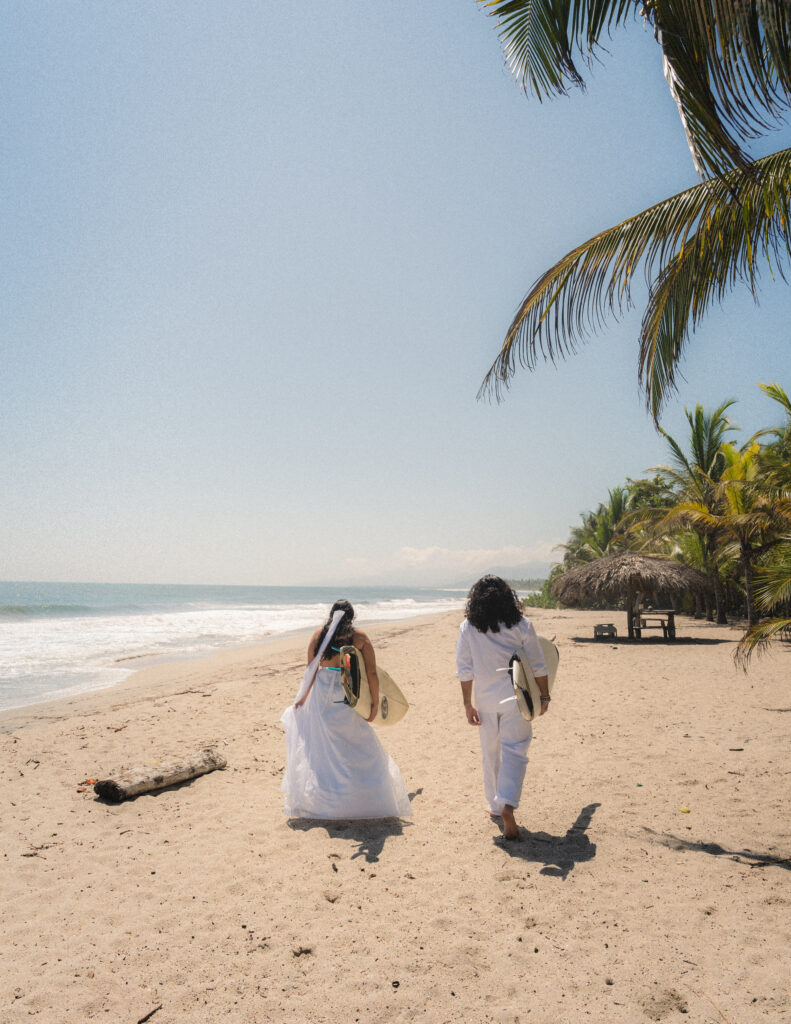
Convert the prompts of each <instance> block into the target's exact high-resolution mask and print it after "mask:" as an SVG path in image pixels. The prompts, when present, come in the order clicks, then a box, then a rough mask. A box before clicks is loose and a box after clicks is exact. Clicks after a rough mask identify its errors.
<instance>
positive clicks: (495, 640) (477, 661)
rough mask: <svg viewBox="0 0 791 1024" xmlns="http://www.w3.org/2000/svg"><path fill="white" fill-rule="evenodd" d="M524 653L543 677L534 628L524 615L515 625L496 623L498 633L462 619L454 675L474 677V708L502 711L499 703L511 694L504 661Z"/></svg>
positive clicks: (541, 660) (544, 664)
mask: <svg viewBox="0 0 791 1024" xmlns="http://www.w3.org/2000/svg"><path fill="white" fill-rule="evenodd" d="M515 651H517V652H519V653H524V654H525V655H526V656H527V660H528V662H529V664H530V667H531V669H532V670H533V674H534V675H535V676H545V675H546V674H547V666H546V662H545V661H544V654H543V651H542V650H541V644H540V643H539V642H538V637H537V635H536V631H535V627H534V626H533V623H532V622H530V620H529V619H526V618H525V617H524V616H522V618H521V619H520V621H519V622H517V624H516V625H515V626H510V627H509V626H505V625H504V624H503V623H500V631H499V633H493V632H491V631H489V632H486V633H481V632H480V630H478V629H476V628H475V626H473V625H472V623H471V622H470V621H469V619H465V620H464V622H462V624H461V626H459V639H458V640H457V642H456V674H457V675H458V677H459V679H460V680H466V679H472V680H474V691H475V697H474V699H475V706H476V708H477V709H478V711H503V710H504V708H505V707H507V705H503V706H501V704H500V702H501V701H503V700H506V699H507V698H509V697H513V695H514V690H513V686H512V685H511V679H510V676H509V674H508V664H509V662H510V660H511V655H512V654H513V653H514V652H515Z"/></svg>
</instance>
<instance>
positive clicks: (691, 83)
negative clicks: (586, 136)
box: [479, 0, 791, 177]
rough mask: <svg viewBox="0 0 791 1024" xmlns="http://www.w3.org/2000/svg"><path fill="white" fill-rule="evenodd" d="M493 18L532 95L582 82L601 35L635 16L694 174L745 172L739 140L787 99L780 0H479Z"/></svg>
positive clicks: (786, 26) (786, 45)
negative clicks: (657, 54)
mask: <svg viewBox="0 0 791 1024" xmlns="http://www.w3.org/2000/svg"><path fill="white" fill-rule="evenodd" d="M479 3H481V4H482V5H483V6H484V7H485V8H487V9H488V11H489V14H490V15H491V16H492V17H494V18H495V19H496V20H497V23H498V28H499V31H500V37H501V40H502V44H503V48H504V51H505V54H506V60H507V63H508V65H509V67H510V69H511V71H512V73H513V74H514V76H515V78H516V80H517V82H518V83H519V85H520V86H521V87H522V88H523V89H524V90H525V91H526V92H528V91H530V92H533V93H535V95H536V96H537V97H538V98H539V99H543V98H544V97H546V96H550V95H553V94H555V95H558V94H565V93H567V92H568V91H569V88H570V87H573V86H577V87H584V81H583V78H582V75H581V74H580V71H579V68H578V67H577V64H576V63H575V60H576V61H577V62H581V63H583V64H585V65H590V64H591V63H592V61H593V60H594V58H595V57H596V56H597V54H598V52H599V50H600V49H601V48H602V40H603V38H604V37H605V36H609V35H610V34H611V33H612V31H613V29H614V28H616V27H618V26H620V25H623V24H625V23H626V21H627V20H629V19H632V18H635V17H637V16H639V15H642V16H643V17H644V18H646V19H647V20H648V22H649V23H650V24H652V25H653V28H654V34H655V36H656V39H657V42H658V43H659V45H660V46H661V48H662V54H663V62H664V66H665V77H666V78H667V81H668V85H669V87H670V91H671V94H672V95H673V98H674V100H675V101H676V104H677V105H678V109H679V114H680V116H681V121H682V124H683V126H684V131H685V132H686V134H687V138H688V140H689V146H690V150H691V152H692V154H693V159H694V160H695V163H696V166H697V168H698V171H699V173H700V174H701V177H703V176H704V175H706V174H710V175H720V174H723V173H725V172H726V171H728V170H731V169H733V168H735V167H739V168H741V169H742V170H743V171H746V170H747V167H748V164H749V160H748V157H747V155H746V154H745V153H744V151H743V149H742V145H741V144H742V143H743V142H744V141H746V140H748V139H751V138H754V137H755V136H756V135H757V134H759V133H763V132H765V131H767V130H768V129H770V128H772V127H774V126H775V125H776V124H777V123H778V121H779V120H780V118H781V117H782V116H783V114H784V112H785V111H786V110H787V109H788V108H789V106H791V4H789V3H788V0H744V2H739V3H734V2H733V0H645V2H644V3H643V4H642V6H638V5H636V4H633V3H630V2H628V0H479Z"/></svg>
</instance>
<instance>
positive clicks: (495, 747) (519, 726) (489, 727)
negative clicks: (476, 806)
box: [478, 707, 533, 814]
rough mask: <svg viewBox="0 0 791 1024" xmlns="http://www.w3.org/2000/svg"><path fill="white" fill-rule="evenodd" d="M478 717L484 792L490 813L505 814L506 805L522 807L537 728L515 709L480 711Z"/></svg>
mask: <svg viewBox="0 0 791 1024" xmlns="http://www.w3.org/2000/svg"><path fill="white" fill-rule="evenodd" d="M478 717H479V718H480V720H481V724H480V726H479V728H478V734H479V736H480V740H481V756H482V759H483V792H484V795H485V797H486V803H487V805H488V807H489V810H490V812H491V813H492V814H501V813H502V810H503V807H504V806H505V805H506V804H510V805H511V806H512V807H518V806H519V798H520V797H521V795H522V783H523V782H524V780H525V769H526V768H527V762H528V757H527V748H528V747H529V746H530V741H531V740H532V738H533V727H532V726H531V724H530V722H526V721H525V720H524V718H522V716H521V715H520V714H519V712H518V711H517V710H516V708H515V707H514V708H513V709H509V710H507V711H489V712H487V711H479V712H478Z"/></svg>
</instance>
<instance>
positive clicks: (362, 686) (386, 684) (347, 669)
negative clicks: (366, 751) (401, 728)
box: [340, 647, 409, 725]
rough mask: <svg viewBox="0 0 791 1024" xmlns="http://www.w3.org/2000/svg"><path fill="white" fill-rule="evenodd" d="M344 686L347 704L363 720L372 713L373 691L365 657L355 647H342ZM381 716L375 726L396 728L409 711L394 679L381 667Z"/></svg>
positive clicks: (379, 669)
mask: <svg viewBox="0 0 791 1024" xmlns="http://www.w3.org/2000/svg"><path fill="white" fill-rule="evenodd" d="M340 653H341V683H342V684H343V691H344V693H345V694H346V703H347V704H348V705H349V706H350V707H352V708H354V710H355V711H356V712H357V714H358V715H360V717H361V718H368V716H369V715H370V713H371V689H370V687H369V686H368V676H367V674H366V671H365V662H364V661H363V656H362V654H361V653H360V651H358V650H357V648H356V647H341V652H340ZM376 674H377V676H378V677H379V713H378V714H377V716H376V718H375V719H374V720H373V722H372V723H371V724H372V725H395V724H396V722H400V721H401V719H402V718H403V717H404V715H405V714H406V713H407V711H408V710H409V702H408V701H407V699H406V697H405V696H404V695H403V693H401V691H400V690H399V688H398V686H397V685H396V683H395V682H394V681H393V679H392V678H391V676H390V675H389V674H388V673H387V672H385V670H384V669H383V668H380V667H379V665H377V666H376Z"/></svg>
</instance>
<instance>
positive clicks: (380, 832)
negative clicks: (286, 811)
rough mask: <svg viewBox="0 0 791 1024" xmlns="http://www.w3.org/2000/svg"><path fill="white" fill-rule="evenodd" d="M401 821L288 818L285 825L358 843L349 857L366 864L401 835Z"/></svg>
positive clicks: (412, 796) (416, 791)
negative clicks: (320, 831)
mask: <svg viewBox="0 0 791 1024" xmlns="http://www.w3.org/2000/svg"><path fill="white" fill-rule="evenodd" d="M422 792H423V787H422V786H421V787H420V789H416V790H415V792H414V793H410V794H409V802H410V803H412V802H413V801H414V799H415V797H416V796H420V794H421V793H422ZM404 824H405V823H404V822H403V821H402V820H401V819H400V818H364V819H361V820H359V821H353V820H352V819H348V820H347V819H343V820H337V821H327V820H326V819H318V818H291V819H289V821H288V827H289V828H291V829H293V830H294V831H295V832H309V831H310V830H311V829H313V828H323V829H326V831H327V835H328V836H329V837H330V838H331V839H350V840H351V841H352V842H354V843H357V849H356V850H355V852H354V853H353V854H352V855H351V857H350V858H349V860H356V859H357V857H365V859H366V861H367V862H368V863H369V864H375V863H376V861H378V860H379V855H380V854H381V852H382V850H383V849H384V845H385V843H386V842H387V840H388V839H389V838H390V837H391V836H401V835H403V834H404ZM407 824H408V823H407Z"/></svg>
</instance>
